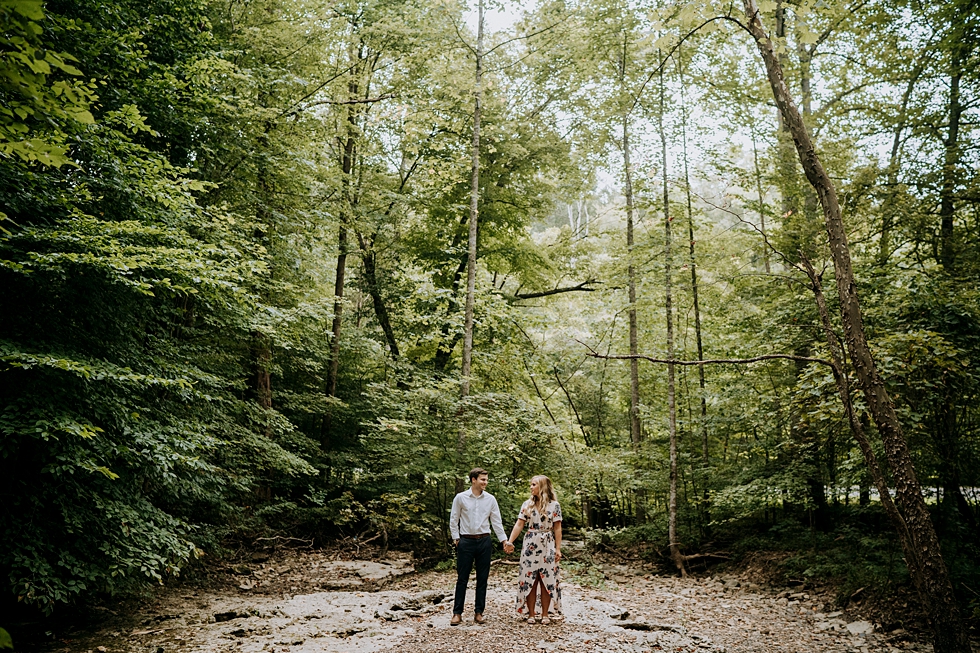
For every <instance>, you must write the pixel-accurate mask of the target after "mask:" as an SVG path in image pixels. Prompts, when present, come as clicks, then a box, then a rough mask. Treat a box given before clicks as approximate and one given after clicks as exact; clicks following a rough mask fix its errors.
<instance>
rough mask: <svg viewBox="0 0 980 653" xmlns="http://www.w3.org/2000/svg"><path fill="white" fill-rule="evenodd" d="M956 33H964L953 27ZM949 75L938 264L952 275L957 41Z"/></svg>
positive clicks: (960, 55) (959, 111)
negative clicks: (947, 122)
mask: <svg viewBox="0 0 980 653" xmlns="http://www.w3.org/2000/svg"><path fill="white" fill-rule="evenodd" d="M953 29H954V31H958V32H959V31H961V30H960V29H959V28H958V25H956V24H954V25H953ZM952 48H953V49H952V52H951V53H950V54H951V56H952V63H951V65H950V75H949V125H948V126H947V129H946V139H945V142H944V143H943V146H944V151H943V181H942V187H941V188H940V194H939V262H940V263H942V265H943V268H944V269H945V270H946V272H948V273H949V274H954V273H955V271H956V243H955V240H954V233H953V218H954V216H955V213H956V203H955V201H956V197H955V196H956V178H957V170H956V169H957V167H958V165H959V161H960V145H959V138H960V136H959V135H960V121H961V118H962V115H963V105H962V103H961V100H960V80H961V78H962V76H963V59H964V50H965V49H966V48H965V46H964V45H963V44H962V42H960V40H959V39H957V42H955V43H954V44H953V46H952Z"/></svg>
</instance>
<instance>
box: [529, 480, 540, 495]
mask: <svg viewBox="0 0 980 653" xmlns="http://www.w3.org/2000/svg"><path fill="white" fill-rule="evenodd" d="M540 493H541V486H540V485H538V479H536V478H532V479H531V496H534V497H536V496H538V494H540Z"/></svg>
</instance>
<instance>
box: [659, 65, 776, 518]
mask: <svg viewBox="0 0 980 653" xmlns="http://www.w3.org/2000/svg"><path fill="white" fill-rule="evenodd" d="M677 62H678V74H679V76H680V87H681V150H682V153H683V157H684V195H685V199H686V201H687V242H688V265H689V266H690V268H691V298H692V299H693V302H694V307H693V308H694V341H695V345H696V346H697V353H698V358H697V359H698V360H699V361H702V360H704V341H703V338H702V333H701V303H700V298H699V288H698V265H697V256H696V255H695V242H696V241H695V240H694V205H693V202H692V200H691V174H690V170H688V161H687V96H686V95H685V93H684V87H685V81H684V66H683V60H682V55H681V52H680V49H679V48H678V52H677ZM766 253H767V254H768V249H766ZM768 260H769V259H768V257H767V258H766V261H767V266H768ZM766 271H767V272H768V269H767V270H766ZM706 385H707V384H706V382H705V374H704V365H698V397H699V398H700V401H699V404H700V409H701V414H700V419H699V420H698V433H699V435H700V437H701V465H702V467H703V470H704V471H703V476H704V480H705V483H704V484H703V487H702V488H701V493H702V496H701V521H702V526H701V529H702V531H705V530H706V529H707V526H706V524H707V523H708V522H710V521H711V517H710V514H711V508H710V500H711V495H710V493H709V492H708V485H707V482H706V481H707V477H708V464H709V462H710V458H709V455H708V453H709V451H708V399H707V391H706Z"/></svg>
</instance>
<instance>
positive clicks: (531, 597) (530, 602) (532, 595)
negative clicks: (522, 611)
mask: <svg viewBox="0 0 980 653" xmlns="http://www.w3.org/2000/svg"><path fill="white" fill-rule="evenodd" d="M540 583H541V580H540V579H539V578H535V579H534V583H533V584H532V585H531V591H530V592H528V594H527V600H526V603H527V616H528V618H530V617H533V616H534V602H535V601H536V600H537V589H538V585H539V584H540Z"/></svg>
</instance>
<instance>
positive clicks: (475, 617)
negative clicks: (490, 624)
mask: <svg viewBox="0 0 980 653" xmlns="http://www.w3.org/2000/svg"><path fill="white" fill-rule="evenodd" d="M473 623H478V624H485V623H486V621H484V620H483V613H482V612H477V613H476V614H475V615H473Z"/></svg>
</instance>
